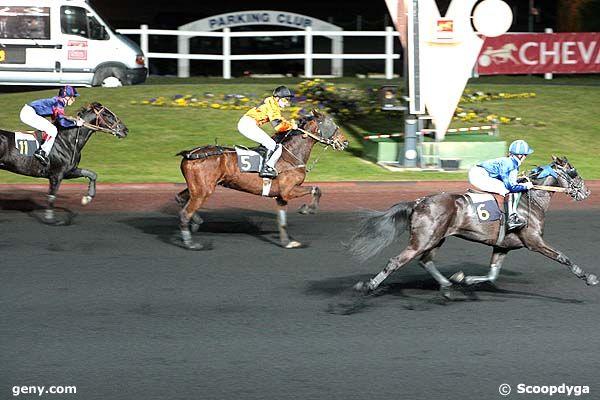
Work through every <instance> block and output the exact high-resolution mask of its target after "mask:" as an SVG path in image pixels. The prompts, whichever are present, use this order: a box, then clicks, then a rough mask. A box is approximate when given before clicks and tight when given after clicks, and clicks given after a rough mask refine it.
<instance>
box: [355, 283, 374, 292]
mask: <svg viewBox="0 0 600 400" xmlns="http://www.w3.org/2000/svg"><path fill="white" fill-rule="evenodd" d="M352 289H354V291H355V292H358V293H360V294H363V295H367V294H369V293H371V291H372V289H371V286H370V285H369V284H368V283H367V282H365V281H358V282H356V283H355V284H354V286H352Z"/></svg>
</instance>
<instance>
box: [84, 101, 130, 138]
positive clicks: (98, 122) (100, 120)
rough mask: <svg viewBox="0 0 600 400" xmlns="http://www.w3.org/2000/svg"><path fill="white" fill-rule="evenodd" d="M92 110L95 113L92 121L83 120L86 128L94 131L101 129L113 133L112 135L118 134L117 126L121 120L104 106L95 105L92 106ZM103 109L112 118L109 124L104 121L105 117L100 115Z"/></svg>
mask: <svg viewBox="0 0 600 400" xmlns="http://www.w3.org/2000/svg"><path fill="white" fill-rule="evenodd" d="M92 111H93V112H94V114H96V118H95V120H94V123H93V124H91V123H89V122H84V123H83V126H85V127H86V128H89V129H91V130H94V131H102V132H106V133H110V134H111V135H114V136H118V134H119V129H118V127H119V124H120V123H121V121H120V120H119V118H118V117H117V116H116V115H115V114H114V113H113V112H112V111H110V110H109V109H108V108H106V107H104V106H101V107H100V108H99V109H98V108H96V107H92ZM104 111H106V112H108V113H110V115H111V116H112V117H113V118H114V122H113V123H112V124H109V123H108V122H107V121H106V119H105V118H104V117H103V116H102V113H103V112H104Z"/></svg>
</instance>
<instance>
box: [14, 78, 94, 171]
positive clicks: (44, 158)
mask: <svg viewBox="0 0 600 400" xmlns="http://www.w3.org/2000/svg"><path fill="white" fill-rule="evenodd" d="M77 96H79V93H77V90H75V88H74V87H72V86H69V85H66V86H64V87H62V88H60V89H59V91H58V96H54V97H51V98H49V99H40V100H35V101H32V102H31V103H28V104H25V105H24V106H23V108H22V109H21V114H20V117H21V121H22V122H23V123H25V124H27V125H29V126H31V127H32V128H34V129H37V130H39V131H42V139H43V141H42V145H41V146H40V147H39V148H38V149H37V150H36V151H35V153H34V154H33V156H34V157H35V158H37V159H38V160H39V161H40V162H41V163H42V164H43V165H48V155H49V154H50V150H52V146H53V145H54V139H55V138H56V135H57V134H58V129H57V128H56V125H60V126H62V127H64V128H70V127H73V126H81V125H83V120H82V119H80V118H78V119H77V121H75V122H74V121H71V120H70V119H67V118H65V107H67V106H70V105H72V104H73V103H74V102H75V97H77ZM46 117H50V118H51V119H52V122H50V121H49V120H48V119H46Z"/></svg>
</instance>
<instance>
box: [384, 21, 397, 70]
mask: <svg viewBox="0 0 600 400" xmlns="http://www.w3.org/2000/svg"><path fill="white" fill-rule="evenodd" d="M394 32H395V30H394V28H392V27H391V26H386V27H385V33H386V35H385V79H392V78H394V58H393V57H394Z"/></svg>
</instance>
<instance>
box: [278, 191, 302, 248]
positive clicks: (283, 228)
mask: <svg viewBox="0 0 600 400" xmlns="http://www.w3.org/2000/svg"><path fill="white" fill-rule="evenodd" d="M287 204H288V202H287V201H286V200H284V199H282V198H281V197H278V198H277V227H278V228H279V242H280V243H281V245H282V246H283V247H285V248H286V249H294V248H297V247H300V246H302V244H301V243H300V242H297V241H295V240H290V237H289V235H288V233H287Z"/></svg>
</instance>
